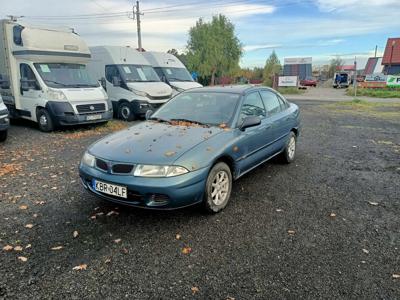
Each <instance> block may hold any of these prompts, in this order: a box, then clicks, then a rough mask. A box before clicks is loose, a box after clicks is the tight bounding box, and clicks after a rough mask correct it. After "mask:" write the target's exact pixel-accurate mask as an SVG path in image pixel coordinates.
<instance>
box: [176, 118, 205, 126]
mask: <svg viewBox="0 0 400 300" xmlns="http://www.w3.org/2000/svg"><path fill="white" fill-rule="evenodd" d="M171 121H177V122H189V123H193V124H197V125H201V126H205V127H210V125H208V124H206V123H201V122H198V121H193V120H189V119H171Z"/></svg>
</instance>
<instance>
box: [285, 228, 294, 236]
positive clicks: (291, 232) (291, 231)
mask: <svg viewBox="0 0 400 300" xmlns="http://www.w3.org/2000/svg"><path fill="white" fill-rule="evenodd" d="M287 233H288V234H290V235H294V234H295V233H296V231H294V230H290V229H289V230H288V231H287Z"/></svg>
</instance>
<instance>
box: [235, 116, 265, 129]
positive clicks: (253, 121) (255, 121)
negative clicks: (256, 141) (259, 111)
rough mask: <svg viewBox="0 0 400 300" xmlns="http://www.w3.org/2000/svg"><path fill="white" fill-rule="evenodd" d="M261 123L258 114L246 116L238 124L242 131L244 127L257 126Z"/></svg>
mask: <svg viewBox="0 0 400 300" xmlns="http://www.w3.org/2000/svg"><path fill="white" fill-rule="evenodd" d="M260 124H261V118H260V117H258V116H252V117H246V118H244V120H243V123H242V125H240V128H239V129H240V130H241V131H244V130H245V129H246V128H249V127H254V126H258V125H260Z"/></svg>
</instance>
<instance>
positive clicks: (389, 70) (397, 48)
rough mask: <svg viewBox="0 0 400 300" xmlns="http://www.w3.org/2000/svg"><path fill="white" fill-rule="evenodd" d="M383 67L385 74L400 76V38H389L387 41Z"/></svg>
mask: <svg viewBox="0 0 400 300" xmlns="http://www.w3.org/2000/svg"><path fill="white" fill-rule="evenodd" d="M382 65H383V72H384V74H386V75H398V74H400V38H389V39H388V40H387V43H386V48H385V53H384V54H383V58H382Z"/></svg>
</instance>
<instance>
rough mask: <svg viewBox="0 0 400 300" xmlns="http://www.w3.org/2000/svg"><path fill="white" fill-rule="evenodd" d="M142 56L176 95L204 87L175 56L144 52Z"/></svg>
mask: <svg viewBox="0 0 400 300" xmlns="http://www.w3.org/2000/svg"><path fill="white" fill-rule="evenodd" d="M142 54H143V56H144V57H145V58H146V59H147V60H148V61H149V62H150V63H151V65H152V66H153V68H154V70H156V72H157V74H158V76H159V77H160V78H161V79H162V80H163V81H165V82H166V83H168V84H169V85H170V86H171V87H172V88H173V89H174V94H177V93H180V92H183V91H185V90H188V89H192V88H197V87H202V85H201V84H200V83H197V82H195V81H194V80H193V78H192V76H191V75H190V73H189V71H188V70H187V69H186V67H185V65H184V64H183V63H182V62H181V61H180V60H179V59H178V58H176V57H175V56H174V55H172V54H169V53H164V52H142Z"/></svg>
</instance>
